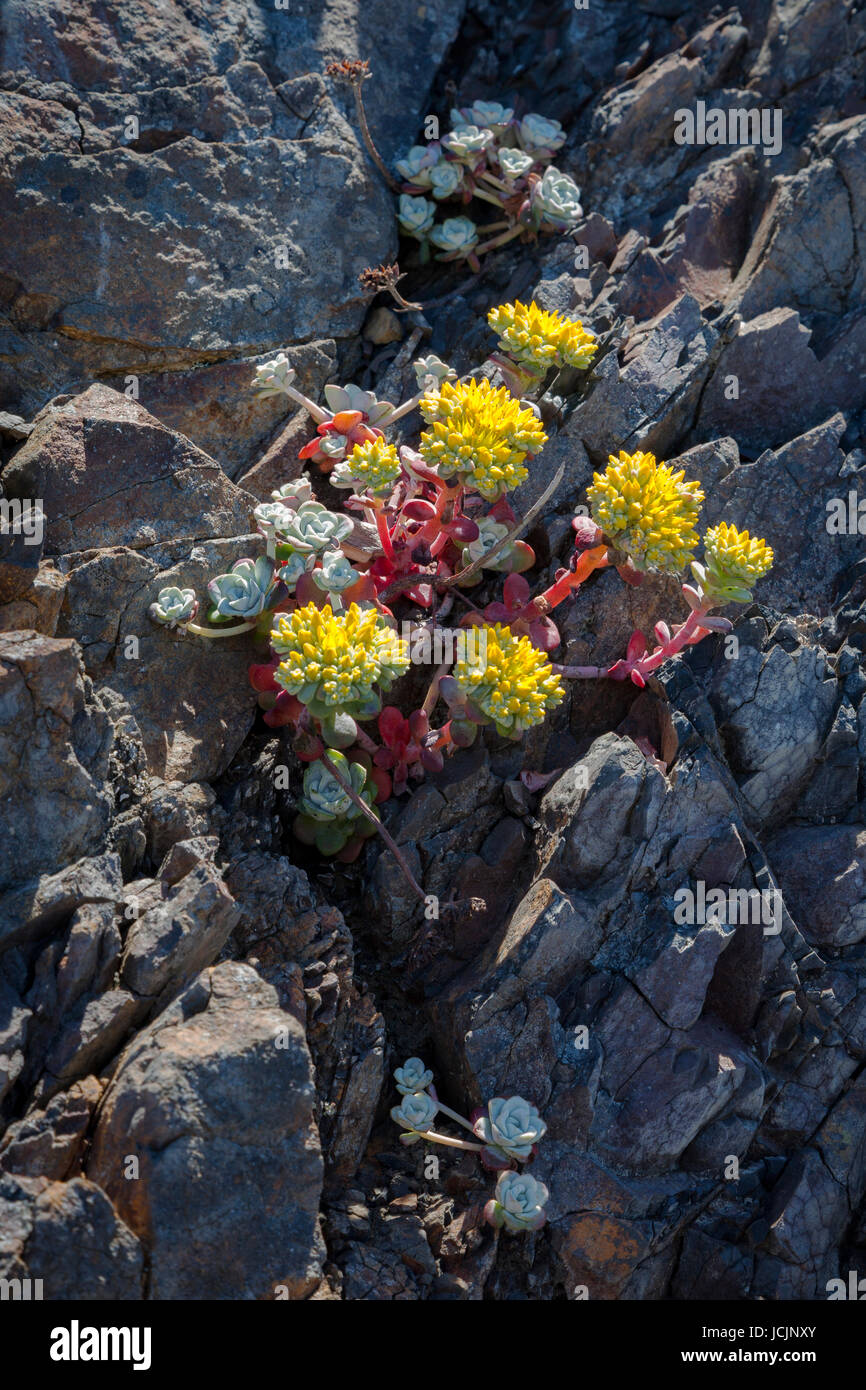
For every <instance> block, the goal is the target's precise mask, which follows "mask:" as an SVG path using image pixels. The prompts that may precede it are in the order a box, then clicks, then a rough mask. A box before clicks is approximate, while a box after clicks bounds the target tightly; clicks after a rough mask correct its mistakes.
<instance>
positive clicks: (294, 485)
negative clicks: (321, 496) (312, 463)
mask: <svg viewBox="0 0 866 1390" xmlns="http://www.w3.org/2000/svg"><path fill="white" fill-rule="evenodd" d="M325 389H327V388H325ZM271 498H272V500H273V501H274V502H282V504H283V506H284V507H288V508H289V511H292V512H294V511H297V509H298V507H299V506H300V505H301V503H302V502H312V500H313V485H312V483H311V482H310V480H309V478H308V477H306V475H304V476H302V477H300V478H295V479H294V480H293V481H292V482H290V483H283V485H282V487H278V488H276V489H275V490H274V491H273V492H272V493H271Z"/></svg>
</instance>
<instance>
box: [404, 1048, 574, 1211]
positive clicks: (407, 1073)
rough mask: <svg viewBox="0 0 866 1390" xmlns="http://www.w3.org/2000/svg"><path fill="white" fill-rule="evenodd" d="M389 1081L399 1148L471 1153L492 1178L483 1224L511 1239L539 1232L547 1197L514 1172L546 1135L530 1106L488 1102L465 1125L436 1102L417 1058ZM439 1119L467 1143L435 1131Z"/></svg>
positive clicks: (498, 1099) (518, 1101) (513, 1099)
mask: <svg viewBox="0 0 866 1390" xmlns="http://www.w3.org/2000/svg"><path fill="white" fill-rule="evenodd" d="M394 1080H395V1082H396V1085H397V1090H398V1091H399V1092H400V1104H399V1105H396V1106H394V1107H393V1108H392V1110H391V1119H392V1120H393V1121H394V1123H395V1124H398V1125H399V1126H400V1128H401V1130H402V1133H401V1135H400V1140H401V1143H403V1144H407V1145H408V1144H418V1143H420V1142H421V1141H424V1142H425V1143H428V1144H442V1145H444V1146H445V1147H446V1148H450V1149H462V1150H464V1151H467V1152H469V1153H477V1154H478V1157H479V1158H480V1160H481V1163H482V1164H483V1165H484V1167H485V1168H487V1169H490V1170H492V1171H493V1172H495V1173H497V1178H496V1189H495V1193H494V1196H493V1197H491V1199H490V1201H489V1202H487V1203H486V1205H485V1207H484V1219H485V1221H488V1222H489V1223H490V1225H491V1226H495V1227H497V1228H504V1229H505V1230H506V1231H509V1232H511V1233H512V1234H519V1233H523V1234H526V1233H528V1232H530V1231H538V1230H540V1229H541V1227H542V1226H543V1225H544V1222H545V1219H546V1217H545V1212H544V1207H545V1203H546V1202H547V1199H548V1196H549V1195H550V1194H549V1193H548V1190H547V1188H546V1187H545V1185H544V1183H543V1182H539V1181H538V1179H537V1178H534V1177H532V1175H531V1174H530V1173H527V1172H521V1171H520V1169H518V1168H517V1167H516V1166H515V1165H516V1164H525V1163H529V1162H531V1160H532V1159H533V1158H534V1157H535V1153H536V1150H537V1148H538V1145H539V1142H540V1141H541V1140H542V1139H543V1138H544V1136H545V1134H546V1133H547V1125H546V1124H545V1123H544V1121H543V1120H542V1118H541V1116H540V1115H539V1113H538V1111H537V1110H536V1108H535V1106H534V1105H531V1104H530V1102H529V1101H528V1100H524V1099H523V1097H522V1096H510V1097H508V1098H505V1097H503V1096H494V1098H493V1100H490V1101H488V1102H487V1104H486V1105H484V1106H482V1107H480V1108H479V1109H478V1110H475V1111H474V1112H473V1113H472V1115H471V1116H470V1117H469V1119H465V1118H464V1117H463V1116H462V1115H459V1114H458V1113H457V1111H456V1110H452V1109H451V1108H450V1107H449V1106H447V1105H446V1104H445V1103H444V1101H441V1100H440V1099H439V1097H438V1096H437V1094H436V1088H435V1087H434V1085H433V1073H432V1071H430V1069H429V1068H428V1067H425V1065H424V1063H423V1061H422V1060H421V1058H420V1057H410V1058H409V1059H408V1061H406V1062H404V1063H403V1066H402V1067H398V1068H397V1069H396V1071H395V1072H394ZM441 1115H444V1116H447V1117H448V1118H449V1119H450V1120H453V1121H454V1122H455V1124H458V1125H460V1126H461V1127H462V1128H463V1129H464V1130H468V1132H469V1133H470V1134H471V1135H472V1136H473V1137H472V1140H471V1141H467V1140H465V1139H457V1138H454V1137H453V1136H452V1135H448V1134H443V1133H442V1132H441V1131H440V1130H438V1129H436V1128H435V1127H434V1126H435V1125H436V1123H437V1121H438V1120H439V1117H440V1116H441ZM479 1140H480V1141H481V1142H480V1143H479V1142H478V1141H479Z"/></svg>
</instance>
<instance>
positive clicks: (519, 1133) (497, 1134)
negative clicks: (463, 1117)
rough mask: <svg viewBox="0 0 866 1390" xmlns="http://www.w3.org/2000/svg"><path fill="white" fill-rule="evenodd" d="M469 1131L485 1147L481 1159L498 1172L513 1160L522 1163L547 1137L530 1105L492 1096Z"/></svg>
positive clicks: (521, 1100)
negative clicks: (476, 1136) (539, 1142)
mask: <svg viewBox="0 0 866 1390" xmlns="http://www.w3.org/2000/svg"><path fill="white" fill-rule="evenodd" d="M472 1128H473V1130H474V1131H475V1133H476V1134H477V1135H478V1138H479V1139H481V1140H482V1141H483V1143H484V1145H485V1149H484V1151H483V1153H482V1157H483V1158H485V1159H486V1160H487V1161H488V1162H489V1163H490V1164H491V1166H492V1167H496V1168H501V1167H502V1166H503V1164H504V1165H508V1164H510V1163H511V1161H512V1159H517V1160H518V1162H521V1163H523V1162H524V1161H525V1160H526V1159H527V1158H529V1157H530V1156H531V1154H532V1150H533V1149H534V1147H535V1145H536V1144H537V1143H538V1141H539V1140H540V1139H543V1137H544V1135H545V1134H546V1133H547V1125H546V1124H545V1123H544V1121H543V1120H542V1118H541V1116H540V1115H539V1113H538V1111H537V1110H536V1108H535V1106H534V1105H530V1103H529V1101H528V1100H524V1099H523V1097H522V1096H511V1097H510V1099H508V1100H504V1099H503V1098H502V1097H501V1096H495V1097H494V1098H493V1100H491V1101H489V1102H488V1105H487V1109H486V1111H482V1112H479V1113H478V1114H477V1115H475V1116H473V1123H472Z"/></svg>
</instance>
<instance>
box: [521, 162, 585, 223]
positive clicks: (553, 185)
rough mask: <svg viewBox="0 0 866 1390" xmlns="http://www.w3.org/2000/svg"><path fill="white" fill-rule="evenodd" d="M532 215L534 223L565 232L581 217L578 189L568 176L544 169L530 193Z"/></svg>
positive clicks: (556, 170)
mask: <svg viewBox="0 0 866 1390" xmlns="http://www.w3.org/2000/svg"><path fill="white" fill-rule="evenodd" d="M532 215H533V218H534V219H535V221H536V223H537V224H539V225H542V224H543V225H545V226H548V227H552V228H553V229H554V230H555V231H566V230H567V229H568V228H569V227H574V226H576V225H577V223H578V222H579V221H580V219H581V218H582V217H583V208H582V206H581V202H580V189H579V188H578V186H577V184H576V183H575V182H574V179H572V178H569V176H568V174H563V173H560V171H559V170H558V169H546V170H545V171H544V177H543V178H542V179H541V180H540V182H539V183H538V184H536V186H535V188H534V189H533V191H532Z"/></svg>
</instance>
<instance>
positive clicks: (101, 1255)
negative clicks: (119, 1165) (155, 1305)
mask: <svg viewBox="0 0 866 1390" xmlns="http://www.w3.org/2000/svg"><path fill="white" fill-rule="evenodd" d="M0 1278H3V1279H31V1280H34V1279H41V1280H42V1297H43V1298H46V1299H51V1300H55V1301H57V1302H62V1303H67V1302H77V1301H80V1300H84V1301H87V1302H90V1301H107V1300H110V1301H124V1302H129V1301H134V1300H138V1299H141V1298H142V1296H143V1279H144V1252H143V1250H142V1247H141V1245H140V1243H139V1241H138V1240H137V1239H136V1237H135V1236H134V1235H133V1233H132V1231H131V1230H130V1229H129V1227H128V1226H126V1225H124V1223H123V1222H122V1221H121V1220H120V1219H119V1217H118V1216H117V1213H116V1212H115V1211H114V1210H113V1208H112V1205H111V1203H110V1201H109V1200H108V1198H107V1197H106V1195H105V1193H104V1192H102V1191H101V1190H100V1188H98V1187H97V1186H96V1184H95V1183H92V1182H88V1181H87V1180H86V1179H85V1178H73V1179H72V1181H70V1182H49V1181H48V1180H47V1179H46V1178H29V1177H18V1176H13V1175H11V1174H7V1175H5V1176H4V1175H0Z"/></svg>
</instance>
